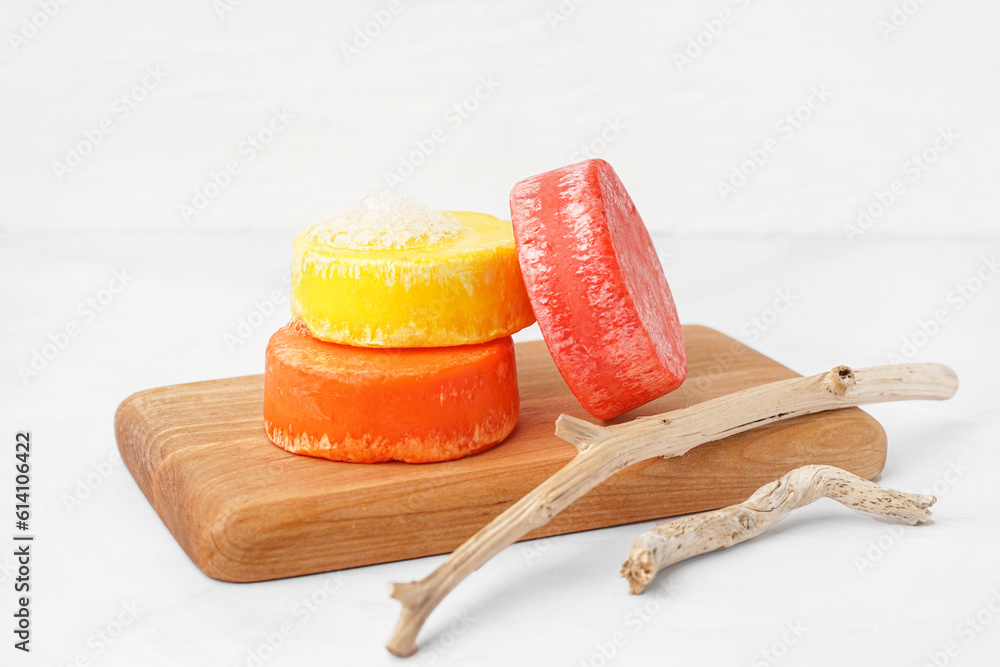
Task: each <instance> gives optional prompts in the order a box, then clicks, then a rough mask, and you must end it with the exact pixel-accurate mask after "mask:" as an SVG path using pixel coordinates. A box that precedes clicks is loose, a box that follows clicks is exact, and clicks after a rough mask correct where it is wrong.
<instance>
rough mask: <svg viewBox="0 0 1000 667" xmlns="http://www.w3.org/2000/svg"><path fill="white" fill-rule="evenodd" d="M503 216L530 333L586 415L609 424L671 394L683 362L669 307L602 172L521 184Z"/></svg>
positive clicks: (632, 222)
mask: <svg viewBox="0 0 1000 667" xmlns="http://www.w3.org/2000/svg"><path fill="white" fill-rule="evenodd" d="M510 214H511V220H512V222H513V224H514V237H515V239H516V241H517V251H518V261H519V262H520V264H521V272H522V274H523V275H524V282H525V285H526V287H527V289H528V296H529V297H530V299H531V305H532V308H533V309H534V311H535V317H536V318H537V319H538V326H539V328H540V329H541V331H542V336H543V338H545V344H546V345H547V346H548V348H549V352H550V353H551V354H552V358H553V360H554V361H555V363H556V366H557V367H558V368H559V372H560V373H561V374H562V376H563V378H564V379H565V380H566V384H568V385H569V388H570V390H571V391H572V392H573V394H574V395H575V396H576V398H577V399H578V400H579V401H580V404H581V405H583V407H584V408H586V410H587V412H589V413H590V414H592V415H593V416H594V417H597V418H598V419H612V418H614V417H617V416H618V415H621V414H623V413H625V412H628V411H629V410H631V409H633V408H636V407H638V406H640V405H642V404H644V403H647V402H649V401H651V400H653V399H655V398H658V397H660V396H662V395H664V394H666V393H668V392H670V391H673V390H674V389H676V388H677V387H679V386H680V385H681V383H682V382H683V381H684V377H685V375H686V374H687V356H686V354H685V350H684V338H683V335H682V334H681V327H680V322H679V321H678V319H677V310H676V308H675V306H674V300H673V297H672V296H671V294H670V287H669V286H668V285H667V279H666V277H665V276H664V275H663V268H662V267H661V266H660V260H659V258H658V257H657V255H656V250H655V249H654V247H653V242H652V239H650V237H649V232H648V231H646V226H645V225H644V224H643V222H642V218H641V217H639V213H638V211H636V208H635V204H633V203H632V199H631V197H629V195H628V192H626V190H625V186H624V185H622V182H621V180H619V178H618V176H617V174H615V172H614V170H613V169H612V168H611V165H609V164H608V163H607V162H605V161H604V160H587V161H586V162H580V163H577V164H573V165H569V166H568V167H563V168H561V169H556V170H554V171H549V172H546V173H544V174H539V175H538V176H532V177H531V178H526V179H524V180H523V181H520V182H519V183H518V184H517V185H515V186H514V189H513V190H512V191H511V193H510Z"/></svg>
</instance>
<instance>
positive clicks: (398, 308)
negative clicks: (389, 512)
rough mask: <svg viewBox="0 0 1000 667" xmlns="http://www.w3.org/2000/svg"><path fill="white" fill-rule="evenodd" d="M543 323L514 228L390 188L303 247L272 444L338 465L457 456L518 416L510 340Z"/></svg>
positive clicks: (323, 227)
mask: <svg viewBox="0 0 1000 667" xmlns="http://www.w3.org/2000/svg"><path fill="white" fill-rule="evenodd" d="M533 322H534V315H533V313H532V309H531V304H530V302H529V300H528V294H527V292H526V290H525V286H524V282H523V280H522V278H521V270H520V267H519V266H518V259H517V255H516V252H515V242H514V235H513V230H512V227H511V223H509V222H507V221H504V220H499V219H497V218H494V217H492V216H489V215H483V214H480V213H468V212H459V211H455V212H438V211H433V210H431V209H429V208H427V207H425V206H423V205H422V204H421V203H420V202H417V201H415V200H413V199H411V198H409V197H406V196H405V195H402V194H401V193H399V192H395V191H392V190H380V191H376V192H374V193H372V194H370V195H369V196H367V197H366V198H365V199H364V200H363V201H362V202H361V203H360V204H359V205H358V206H356V207H354V208H353V209H350V210H348V211H345V212H343V213H341V214H339V215H337V216H335V217H334V218H333V219H331V220H329V221H327V222H324V223H321V224H318V225H316V226H314V227H311V228H309V229H307V230H305V231H303V232H302V233H300V234H299V235H298V236H297V237H296V238H295V241H294V259H293V265H292V322H291V323H289V324H288V325H287V326H285V327H283V328H282V329H280V330H279V331H278V332H277V333H275V334H274V336H273V337H272V338H271V341H270V342H269V344H268V347H267V353H266V364H265V376H264V422H265V426H266V428H267V434H268V437H269V438H270V439H271V441H272V442H273V443H274V444H276V445H278V446H279V447H282V448H283V449H286V450H288V451H290V452H293V453H296V454H308V455H311V456H318V457H323V458H328V459H332V460H335V461H353V462H362V463H374V462H380V461H391V460H398V461H407V462H431V461H447V460H451V459H456V458H460V457H462V456H466V455H468V454H473V453H475V452H479V451H482V450H484V449H488V448H489V447H492V446H493V445H495V444H497V443H499V442H500V441H501V440H503V439H504V438H506V437H507V435H508V434H509V433H510V432H511V431H512V430H513V429H514V426H515V424H516V423H517V419H518V408H519V403H518V390H517V372H516V368H515V363H514V344H513V341H512V340H511V338H510V336H511V334H513V333H514V332H516V331H518V330H520V329H522V328H524V327H526V326H528V325H530V324H532V323H533Z"/></svg>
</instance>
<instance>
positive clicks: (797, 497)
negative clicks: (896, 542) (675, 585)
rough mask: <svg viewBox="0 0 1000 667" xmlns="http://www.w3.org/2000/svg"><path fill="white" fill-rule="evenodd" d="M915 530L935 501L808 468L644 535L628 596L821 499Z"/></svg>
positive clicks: (625, 571)
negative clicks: (662, 574)
mask: <svg viewBox="0 0 1000 667" xmlns="http://www.w3.org/2000/svg"><path fill="white" fill-rule="evenodd" d="M824 497H825V498H833V499H834V500H836V501H838V502H840V503H843V504H844V505H846V506H848V507H850V508H851V509H855V510H858V511H859V512H866V513H868V514H874V515H876V516H883V517H886V518H889V519H895V520H896V521H900V522H902V523H905V524H909V525H911V526H912V525H913V524H916V523H922V522H923V521H926V520H927V517H929V516H930V514H931V512H930V510H929V509H928V508H929V507H930V506H931V505H933V504H934V503H935V502H936V501H937V498H935V497H934V496H923V495H920V494H916V493H903V492H902V491H894V490H893V489H887V488H884V487H882V486H879V485H878V484H875V483H874V482H869V481H868V480H866V479H863V478H861V477H858V476H857V475H854V474H851V473H849V472H847V471H846V470H841V469H840V468H834V467H833V466H820V465H809V466H802V467H801V468H796V469H795V470H793V471H791V472H790V473H788V474H787V475H785V476H784V477H782V478H781V479H779V480H776V481H774V482H770V483H768V484H765V485H764V486H762V487H760V488H759V489H757V491H755V492H754V494H753V495H752V496H750V498H748V499H747V500H746V501H745V502H742V503H740V504H738V505H730V506H729V507H724V508H722V509H718V510H714V511H712V512H705V513H702V514H695V515H693V516H688V517H684V518H683V519H678V520H677V521H671V522H670V523H665V524H663V525H660V526H657V527H656V528H653V529H652V530H650V531H647V532H645V533H643V534H642V535H640V536H639V537H638V539H636V541H635V544H634V545H633V546H632V551H631V552H629V555H628V560H626V561H625V564H624V565H622V570H621V575H622V576H623V577H625V578H626V579H628V583H629V592H630V593H632V594H633V595H638V594H640V593H642V592H643V591H645V590H646V587H647V586H649V584H650V582H652V581H653V578H654V577H655V576H656V573H657V572H659V571H660V570H662V569H663V568H666V567H670V566H671V565H673V564H674V563H678V562H680V561H682V560H685V559H687V558H691V557H692V556H698V555H701V554H703V553H708V552H709V551H716V550H718V549H725V548H726V547H731V546H733V545H734V544H739V543H740V542H745V541H746V540H749V539H750V538H752V537H756V536H757V535H760V534H761V533H763V532H764V531H765V530H767V529H768V528H770V527H771V526H772V525H774V524H775V523H777V522H778V521H779V520H780V519H781V518H782V517H784V516H785V515H786V514H788V513H789V512H791V511H792V510H793V509H796V508H799V507H804V506H805V505H808V504H809V503H812V502H814V501H816V500H818V499H819V498H824Z"/></svg>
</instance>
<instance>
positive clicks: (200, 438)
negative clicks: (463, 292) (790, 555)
mask: <svg viewBox="0 0 1000 667" xmlns="http://www.w3.org/2000/svg"><path fill="white" fill-rule="evenodd" d="M684 338H685V342H686V344H687V350H688V365H689V372H688V379H687V381H686V382H685V383H684V385H683V386H682V387H681V388H680V389H678V390H677V391H675V392H673V393H672V394H669V395H668V396H665V397H663V398H660V399H658V400H656V401H654V402H652V403H649V404H648V405H645V406H643V407H642V408H639V409H637V410H634V411H633V412H630V413H628V414H627V415H624V416H622V417H620V418H618V419H617V420H615V421H614V422H613V423H618V422H621V421H627V420H629V419H634V418H635V417H640V416H644V415H651V414H656V413H659V412H665V411H668V410H673V409H675V408H680V407H685V406H688V405H691V404H693V403H698V402H700V401H704V400H707V399H709V398H714V397H716V396H720V395H722V394H727V393H730V392H734V391H737V390H740V389H744V388H746V387H749V386H753V385H756V384H762V383H765V382H771V381H774V380H782V379H786V378H790V377H796V376H797V373H795V372H793V371H791V370H789V369H788V368H785V367H784V366H782V365H781V364H779V363H777V362H775V361H772V360H771V359H769V358H767V357H765V356H764V355H762V354H760V353H758V352H755V351H754V350H751V349H750V348H748V347H746V346H745V345H743V344H741V343H739V342H737V341H735V340H733V339H732V338H729V337H727V336H725V335H723V334H721V333H719V332H717V331H714V330H712V329H708V328H706V327H701V326H685V327H684ZM516 348H517V364H518V366H517V370H518V377H519V385H520V392H521V419H520V422H519V424H518V426H517V428H516V429H515V430H514V432H513V433H512V434H511V435H510V437H509V438H508V439H507V440H506V441H504V442H503V443H502V444H500V445H498V446H497V447H495V448H493V449H491V450H489V451H487V452H483V453H481V454H477V455H475V456H471V457H467V458H465V459H461V460H458V461H449V462H446V463H429V464H406V463H380V464H375V465H363V464H353V463H337V462H333V461H327V460H323V459H315V458H310V457H304V456H297V455H294V454H289V453H287V452H285V451H284V450H282V449H279V448H278V447H275V446H274V445H272V444H271V443H270V441H268V439H267V436H266V435H265V434H264V423H263V418H262V416H261V406H262V403H263V386H264V384H263V376H262V375H253V376H248V377H239V378H232V379H228V380H213V381H209V382H197V383H193V384H183V385H176V386H172V387H161V388H159V389H149V390H146V391H141V392H139V393H137V394H134V395H132V396H130V397H129V398H127V399H126V400H125V401H124V402H123V403H122V404H121V406H120V407H119V408H118V412H117V414H116V415H115V434H116V437H117V439H118V448H119V450H120V451H121V455H122V459H124V461H125V464H126V466H128V469H129V471H131V473H132V476H133V477H135V480H136V482H138V484H139V487H140V488H141V489H142V491H143V493H144V494H145V495H146V498H148V499H149V502H150V503H151V504H152V506H153V508H154V509H155V510H156V512H157V513H158V514H159V515H160V517H161V518H162V519H163V522H164V523H165V524H166V526H167V528H169V529H170V532H171V533H172V534H173V536H174V537H175V538H176V539H177V542H178V543H179V544H180V545H181V547H182V548H183V549H184V551H185V552H186V553H187V554H188V556H190V557H191V559H192V560H193V561H194V562H195V564H196V565H197V566H198V567H199V568H201V570H202V571H203V572H204V573H205V574H207V575H208V576H210V577H214V578H216V579H222V580H224V581H237V582H246V581H261V580H266V579H278V578H282V577H291V576H295V575H301V574H310V573H315V572H325V571H330V570H339V569H344V568H350V567H357V566H360V565H369V564H372V563H383V562H387V561H394V560H401V559H405V558H415V557H418V556H427V555H431V554H440V553H446V552H449V551H452V550H453V549H454V548H455V547H457V546H458V545H459V544H461V543H462V542H463V541H465V539H466V538H468V537H469V536H470V535H472V534H473V533H475V532H476V531H477V530H478V529H479V528H481V527H482V526H483V525H485V524H486V523H487V522H489V521H490V520H491V519H492V518H493V517H495V516H496V515H497V514H499V513H500V512H501V511H503V510H504V509H505V508H507V507H508V506H509V505H510V504H511V503H513V502H514V501H515V500H517V499H519V498H520V497H521V496H523V495H524V494H525V493H527V492H528V491H530V490H531V489H533V488H534V487H535V486H537V485H538V484H539V483H541V482H542V481H543V480H545V478H547V477H549V476H550V475H551V474H553V473H554V472H556V470H558V469H559V468H560V467H562V466H563V465H564V464H565V463H566V462H568V461H569V460H570V459H571V458H572V457H573V455H574V453H575V451H576V450H575V449H574V448H573V446H572V445H570V444H568V443H566V442H563V441H562V440H560V439H558V438H556V437H555V436H554V435H553V431H554V428H555V426H554V422H555V419H556V417H557V416H559V414H560V413H566V414H570V415H573V416H576V417H582V418H586V419H590V418H589V416H588V415H587V414H586V413H585V412H584V411H583V409H582V408H581V407H580V405H579V404H578V403H577V402H576V400H575V399H574V398H573V395H572V394H571V393H570V392H569V389H568V388H567V387H566V384H565V382H563V380H562V378H561V377H560V375H559V373H558V371H557V370H556V368H555V365H554V364H553V363H552V359H551V358H550V357H549V354H548V351H547V350H546V348H545V345H544V344H543V343H542V342H541V341H538V342H531V343H520V344H518V345H517V346H516ZM808 370H809V371H810V372H812V373H815V372H820V371H822V370H824V369H823V368H811V369H808ZM885 456H886V437H885V431H884V430H883V429H882V427H881V425H879V423H878V422H877V421H875V420H874V419H873V418H872V417H870V416H869V415H867V414H865V413H864V412H862V411H861V410H859V409H857V408H848V409H843V410H837V411H833V412H825V413H820V414H815V415H809V416H805V417H798V418H795V419H791V420H788V421H785V422H780V423H777V424H772V425H769V426H765V427H761V428H759V429H755V430H752V431H748V432H746V433H742V434H739V435H735V436H732V437H729V438H726V439H725V440H720V441H717V442H714V443H709V444H706V445H703V446H701V447H697V448H695V449H693V450H691V451H690V452H688V453H687V454H686V455H684V456H682V457H678V458H673V459H656V460H650V461H645V462H643V463H639V464H637V465H635V466H632V467H630V468H627V469H626V470H624V471H622V472H620V473H618V474H617V475H615V476H614V477H612V478H611V479H609V480H607V481H605V482H604V483H603V484H601V485H600V486H598V487H597V488H595V489H594V490H592V491H591V492H590V493H588V494H587V495H586V496H584V497H583V498H581V499H580V500H579V501H577V502H576V503H574V504H573V505H571V506H570V507H569V508H568V509H566V510H565V511H563V512H562V513H561V514H559V515H558V516H556V517H555V519H553V520H552V521H551V522H550V523H549V524H548V525H546V526H543V527H542V528H540V529H538V530H536V531H535V532H533V533H530V534H529V535H528V536H527V538H526V539H530V538H536V537H542V536H546V535H556V534H561V533H569V532H574V531H580V530H589V529H592V528H600V527H603V526H613V525H618V524H623V523H629V522H634V521H644V520H648V519H655V518H660V517H666V516H673V515H676V514H684V513H688V512H695V511H701V510H707V509H713V508H717V507H722V506H725V505H729V504H732V503H736V502H740V501H743V500H745V499H746V498H747V496H749V495H750V494H751V493H752V492H753V491H754V490H756V489H757V488H758V487H759V486H761V485H763V484H765V483H767V482H769V481H771V480H774V479H777V478H778V477H780V476H781V475H783V474H785V473H786V472H788V471H789V470H791V469H793V468H796V467H798V466H800V465H804V464H807V463H820V464H829V465H834V466H839V467H841V468H845V469H847V470H850V471H852V472H854V473H856V474H858V475H861V476H862V477H865V478H869V479H870V478H872V477H874V476H875V475H877V474H878V473H879V472H881V470H882V467H883V465H884V464H885Z"/></svg>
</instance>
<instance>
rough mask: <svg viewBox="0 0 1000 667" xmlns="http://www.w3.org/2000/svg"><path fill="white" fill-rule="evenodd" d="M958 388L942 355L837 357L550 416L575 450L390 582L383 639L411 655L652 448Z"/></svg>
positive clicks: (946, 394) (947, 394)
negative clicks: (481, 584) (717, 388)
mask: <svg viewBox="0 0 1000 667" xmlns="http://www.w3.org/2000/svg"><path fill="white" fill-rule="evenodd" d="M957 389H958V378H957V377H956V376H955V372H954V371H952V370H951V369H950V368H948V367H947V366H942V365H940V364H901V365H894V366H874V367H871V368H863V369H860V370H857V371H853V370H851V369H850V368H848V367H847V366H838V367H836V368H834V369H833V370H831V371H829V372H828V373H821V374H819V375H813V376H811V377H804V378H794V379H791V380H782V381H780V382H772V383H769V384H762V385H760V386H757V387H751V388H750V389H744V390H743V391H738V392H735V393H732V394H729V395H727V396H720V397H718V398H714V399H711V400H708V401H705V402H703V403H698V404H696V405H692V406H690V407H687V408H683V409H680V410H674V411H673V412H666V413H663V414H661V415H657V416H655V417H644V418H641V419H636V420H633V421H631V422H628V423H626V424H619V425H617V426H608V427H601V426H597V425H595V424H591V423H589V422H587V421H584V420H582V419H577V418H575V417H570V416H568V415H561V416H560V417H559V419H557V420H556V435H557V436H559V437H560V438H562V439H563V440H566V441H568V442H570V443H572V444H574V445H575V446H576V447H577V449H578V450H579V453H578V454H577V455H576V456H575V457H574V458H573V460H572V461H570V462H569V463H567V464H566V465H565V466H564V467H563V468H562V469H561V470H559V472H557V473H556V474H554V475H553V476H552V477H550V478H549V479H547V480H546V481H545V482H543V483H542V484H541V485H539V486H538V487H537V488H536V489H535V490H534V491H531V492H530V493H528V494H527V495H526V496H524V497H523V498H521V500H519V501H517V502H516V503H514V504H513V505H511V506H510V507H508V508H507V510H506V511H504V512H503V513H502V514H500V515H499V516H498V517H496V518H495V519H494V520H493V521H491V522H490V523H489V524H488V525H486V526H485V527H484V528H482V529H481V530H480V531H479V532H477V533H476V534H475V535H473V536H472V537H471V538H469V539H468V540H467V541H466V542H465V543H464V544H462V545H461V546H460V547H458V549H456V550H455V551H454V552H452V554H451V556H449V557H448V559H447V560H446V561H445V562H444V563H442V564H441V565H440V566H439V567H438V568H437V569H436V570H434V571H433V572H431V573H430V574H429V575H428V576H427V577H425V578H424V579H422V580H421V581H414V582H410V583H405V584H404V583H396V584H393V585H392V588H391V595H392V597H394V598H396V599H397V600H399V601H400V603H402V607H403V608H402V610H401V613H400V616H399V621H398V622H397V623H396V627H395V629H394V630H393V633H392V636H391V637H390V638H389V641H388V643H387V644H386V648H387V649H388V650H389V651H390V652H391V653H393V654H394V655H397V656H400V657H405V656H409V655H413V654H414V653H415V652H416V650H417V645H416V638H417V634H419V632H420V628H421V627H423V624H424V622H425V621H426V620H427V617H428V616H429V615H430V613H431V612H432V611H433V610H434V608H435V607H437V605H438V604H439V603H440V602H441V600H443V599H444V597H445V596H446V595H447V594H448V593H449V592H451V590H452V589H453V588H455V586H457V585H458V584H459V583H461V582H462V580H464V579H465V578H466V577H467V576H469V575H470V574H471V573H472V572H474V571H475V570H477V569H479V568H480V567H481V566H482V565H483V564H484V563H486V561H488V560H489V559H490V558H492V557H493V556H495V555H497V554H498V553H500V551H502V550H503V549H505V548H506V547H508V546H509V545H511V544H513V543H514V542H516V541H517V540H518V539H520V538H521V537H523V536H524V535H525V534H527V533H528V532H530V531H532V530H534V529H535V528H538V527H539V526H544V525H545V524H546V523H548V522H549V520H550V519H551V518H552V517H553V516H555V515H556V514H558V513H559V512H560V511H562V510H563V509H565V508H566V506H567V505H569V504H570V503H572V502H573V501H574V500H576V499H577V498H579V497H580V496H582V495H584V494H585V493H587V492H588V491H590V490H591V489H592V488H594V487H595V486H597V485H598V484H600V483H601V482H603V481H604V480H605V479H607V478H608V477H610V476H611V475H613V474H614V473H616V472H618V471H619V470H622V469H623V468H626V467H628V466H630V465H632V464H633V463H638V462H639V461H644V460H646V459H650V458H653V457H656V456H665V457H671V456H680V455H681V454H684V453H685V452H687V451H688V450H690V449H692V448H693V447H697V446H698V445H701V444H704V443H706V442H711V441H713V440H719V439H721V438H725V437H727V436H730V435H734V434H736V433H742V432H743V431H748V430H750V429H752V428H756V427H758V426H763V425H765V424H771V423H773V422H776V421H779V420H784V419H791V418H792V417H798V416H800V415H806V414H811V413H814V412H821V411H823V410H833V409H837V408H846V407H850V406H856V405H865V404H869V403H883V402H887V401H901V400H907V399H929V400H943V399H946V398H951V397H952V396H953V395H954V394H955V391H956V390H957Z"/></svg>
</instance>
